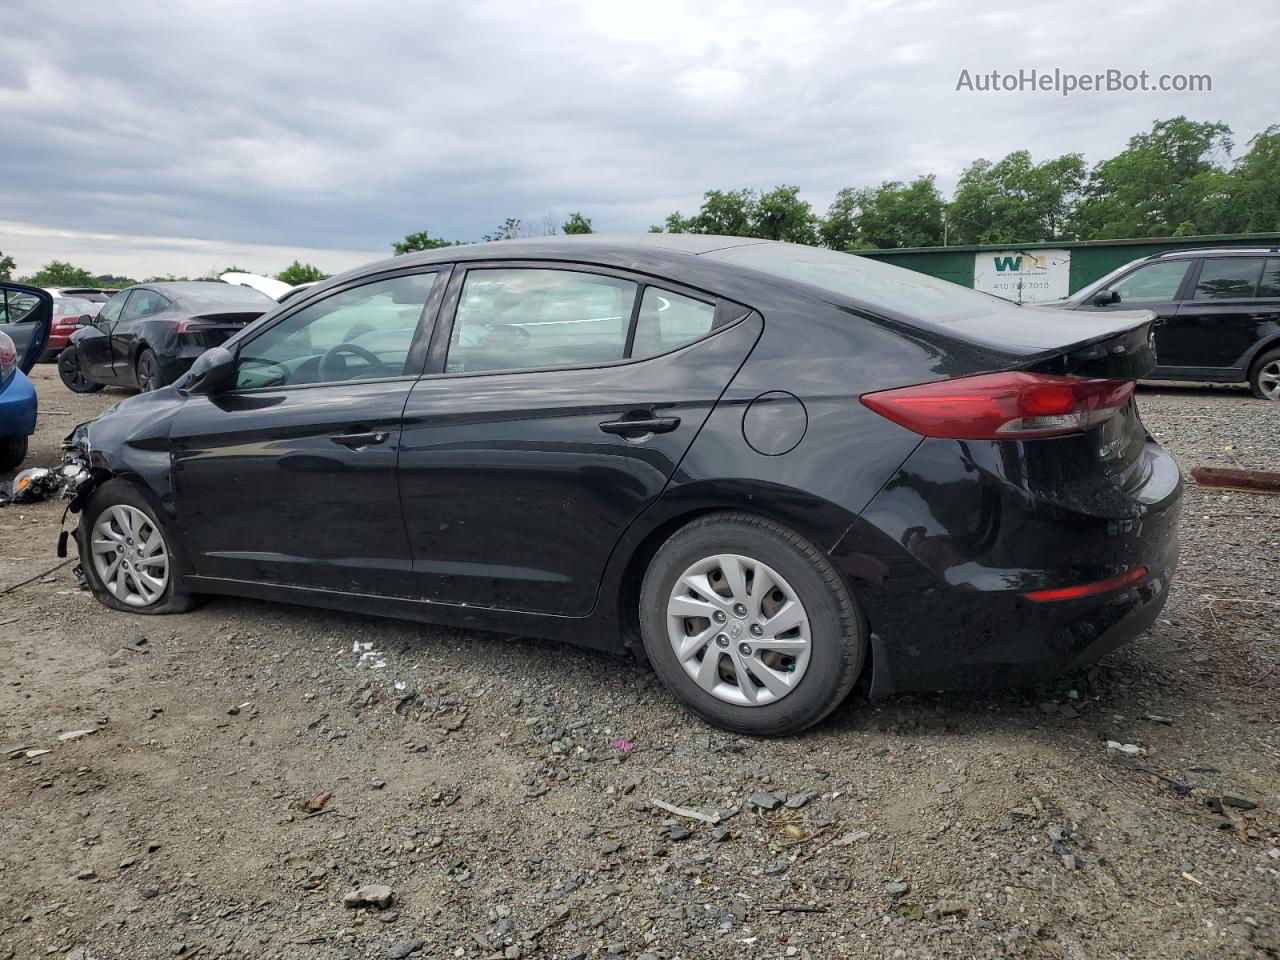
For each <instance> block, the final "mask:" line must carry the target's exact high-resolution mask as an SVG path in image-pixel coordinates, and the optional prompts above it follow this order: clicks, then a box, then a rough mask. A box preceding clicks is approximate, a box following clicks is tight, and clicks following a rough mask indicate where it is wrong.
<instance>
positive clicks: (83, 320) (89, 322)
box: [76, 313, 93, 327]
mask: <svg viewBox="0 0 1280 960" xmlns="http://www.w3.org/2000/svg"><path fill="white" fill-rule="evenodd" d="M76 323H77V324H78V325H79V326H82V327H92V326H93V317H92V316H90V315H89V314H87V313H86V314H82V315H81V317H80V319H79V320H77V321H76Z"/></svg>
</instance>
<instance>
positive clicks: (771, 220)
mask: <svg viewBox="0 0 1280 960" xmlns="http://www.w3.org/2000/svg"><path fill="white" fill-rule="evenodd" d="M750 229H751V232H750V233H749V234H747V236H752V237H761V238H763V239H765V240H785V241H787V242H788V243H807V244H810V245H812V244H815V243H817V242H818V218H817V217H815V216H814V214H813V208H812V207H810V206H809V202H808V201H807V200H801V199H800V188H799V187H774V188H773V189H772V190H770V191H769V192H768V193H765V194H761V195H760V196H759V197H757V198H756V201H755V204H754V205H753V207H752V209H751V216H750Z"/></svg>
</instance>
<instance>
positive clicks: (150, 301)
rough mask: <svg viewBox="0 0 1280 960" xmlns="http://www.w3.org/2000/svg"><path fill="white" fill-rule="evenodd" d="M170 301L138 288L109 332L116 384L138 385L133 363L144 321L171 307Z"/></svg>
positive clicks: (160, 295)
mask: <svg viewBox="0 0 1280 960" xmlns="http://www.w3.org/2000/svg"><path fill="white" fill-rule="evenodd" d="M170 305H171V304H170V301H169V298H168V297H166V296H165V295H164V294H162V293H160V292H159V291H157V290H149V289H147V288H146V287H138V288H136V289H135V290H134V291H133V294H132V295H131V296H130V297H129V302H128V303H126V304H125V305H124V309H123V310H121V311H120V316H119V318H117V320H116V321H115V323H113V324H112V325H111V329H110V330H109V331H108V334H109V336H110V351H111V371H112V376H113V377H114V378H115V381H116V382H117V383H127V384H130V385H131V386H136V385H137V377H136V376H135V370H134V362H135V360H136V359H137V358H136V356H135V352H136V349H137V346H138V336H139V333H140V331H141V328H142V321H143V320H145V319H147V317H151V316H155V315H156V314H157V313H160V312H161V311H163V310H167V309H168V308H169V306H170Z"/></svg>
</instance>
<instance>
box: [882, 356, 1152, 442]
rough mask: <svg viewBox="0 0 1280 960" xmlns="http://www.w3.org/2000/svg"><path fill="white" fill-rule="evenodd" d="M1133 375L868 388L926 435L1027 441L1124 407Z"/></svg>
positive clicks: (1015, 375) (989, 377)
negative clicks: (1127, 378)
mask: <svg viewBox="0 0 1280 960" xmlns="http://www.w3.org/2000/svg"><path fill="white" fill-rule="evenodd" d="M1133 388H1134V382H1133V381H1132V380H1086V379H1082V378H1079V377H1061V376H1057V375H1055V374H1048V373H1026V372H1023V371H1008V372H1005V373H984V374H979V375H978V376H975V377H958V378H956V379H954V380H939V381H937V382H935V383H922V384H918V385H916V386H912V387H899V388H897V389H894V390H881V391H878V392H876V393H866V394H863V395H862V398H861V399H862V402H863V403H864V404H865V405H866V406H867V407H869V408H871V409H872V410H874V411H875V412H876V413H878V414H880V415H881V416H884V417H888V418H889V419H890V420H892V421H893V422H894V423H897V424H900V425H902V426H904V427H906V428H907V429H908V430H912V431H914V432H915V433H918V434H921V435H922V436H926V437H945V438H950V439H953V440H1020V439H1029V438H1032V437H1054V436H1061V435H1062V434H1067V433H1079V432H1081V431H1083V430H1088V429H1089V428H1090V427H1093V426H1095V425H1097V424H1099V423H1101V422H1102V421H1103V420H1106V419H1107V418H1108V417H1111V416H1113V415H1114V414H1115V413H1116V412H1118V411H1119V410H1121V409H1123V407H1124V405H1125V404H1126V403H1128V402H1129V397H1130V396H1131V395H1132V394H1133Z"/></svg>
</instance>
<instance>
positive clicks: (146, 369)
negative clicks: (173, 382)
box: [134, 347, 165, 393]
mask: <svg viewBox="0 0 1280 960" xmlns="http://www.w3.org/2000/svg"><path fill="white" fill-rule="evenodd" d="M134 373H135V375H136V376H137V379H138V389H139V390H141V391H142V392H143V393H150V392H151V391H152V390H159V389H160V388H161V387H163V386H164V385H165V383H164V374H163V373H161V372H160V361H159V359H157V357H156V352H155V351H154V350H152V349H151V348H150V347H143V348H142V350H141V351H139V353H138V360H137V363H135V364H134Z"/></svg>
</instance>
